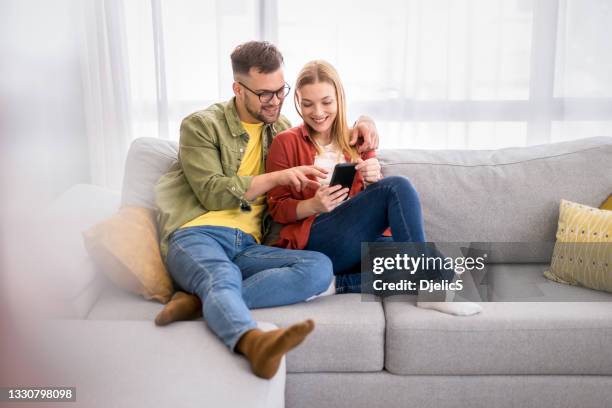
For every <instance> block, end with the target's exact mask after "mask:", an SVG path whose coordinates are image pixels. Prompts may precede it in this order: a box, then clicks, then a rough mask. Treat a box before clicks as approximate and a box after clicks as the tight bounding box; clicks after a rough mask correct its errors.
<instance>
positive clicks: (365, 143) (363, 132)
mask: <svg viewBox="0 0 612 408" xmlns="http://www.w3.org/2000/svg"><path fill="white" fill-rule="evenodd" d="M349 144H350V145H351V146H355V145H357V151H358V152H359V153H363V152H367V151H370V150H376V149H378V131H377V130H376V125H375V124H374V121H373V120H372V119H371V118H369V117H367V116H360V117H359V119H357V122H355V126H354V127H353V128H352V129H351V139H350V141H349Z"/></svg>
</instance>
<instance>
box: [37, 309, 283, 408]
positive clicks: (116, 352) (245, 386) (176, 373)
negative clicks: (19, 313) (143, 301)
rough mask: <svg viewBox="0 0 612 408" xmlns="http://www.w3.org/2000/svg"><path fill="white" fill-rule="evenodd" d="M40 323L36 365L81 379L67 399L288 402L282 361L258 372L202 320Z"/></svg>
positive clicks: (89, 403) (72, 380) (81, 402)
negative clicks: (267, 372)
mask: <svg viewBox="0 0 612 408" xmlns="http://www.w3.org/2000/svg"><path fill="white" fill-rule="evenodd" d="M260 327H261V328H262V329H264V330H271V329H274V328H275V327H274V326H273V325H271V324H262V325H260ZM41 330H42V333H40V334H39V336H37V337H36V338H38V339H39V340H38V343H39V344H38V347H36V350H38V352H39V353H40V355H39V356H38V358H37V361H38V362H39V363H40V365H39V366H40V367H41V369H42V367H46V370H47V371H46V372H47V374H48V375H49V378H52V379H53V383H54V384H57V385H62V386H72V387H76V396H77V398H76V403H70V404H67V405H66V406H68V405H69V406H74V407H88V408H92V407H104V408H106V407H126V408H127V407H129V408H137V407H172V406H181V407H247V406H248V407H262V408H263V407H283V406H284V400H285V378H286V374H285V365H284V361H283V362H281V367H280V369H279V370H278V373H277V374H276V376H274V377H273V378H272V379H270V380H264V379H261V378H258V377H256V376H255V375H253V374H252V372H251V369H250V367H249V364H248V362H247V360H246V359H245V358H243V357H242V356H239V355H237V354H233V353H230V352H229V351H228V350H227V348H226V347H225V346H224V345H223V344H222V343H221V342H220V341H218V340H217V339H216V338H215V336H214V334H213V333H212V332H210V330H208V329H207V328H206V327H205V326H204V325H203V324H201V323H200V322H183V323H182V324H176V325H171V326H167V327H163V328H160V327H156V326H155V325H154V324H153V322H144V321H91V320H55V321H48V322H47V323H46V324H45V325H44V326H43V329H41ZM238 384H239V388H236V387H237V386H238ZM237 389H238V390H239V392H236V390H237Z"/></svg>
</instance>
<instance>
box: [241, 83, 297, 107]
mask: <svg viewBox="0 0 612 408" xmlns="http://www.w3.org/2000/svg"><path fill="white" fill-rule="evenodd" d="M238 83H239V84H240V85H242V86H244V87H245V88H246V89H247V90H248V91H251V92H252V93H253V94H255V95H257V96H258V97H259V102H261V103H268V102H270V101H271V100H272V98H274V95H276V97H277V98H278V99H280V100H283V99H285V97H286V96H287V95H289V91H290V90H291V87H290V86H289V84H285V85H283V86H282V88H278V89H277V90H276V91H263V92H255V91H254V90H252V89H251V88H249V87H248V86H246V85H245V84H243V83H242V82H240V81H238Z"/></svg>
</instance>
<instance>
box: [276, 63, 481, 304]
mask: <svg viewBox="0 0 612 408" xmlns="http://www.w3.org/2000/svg"><path fill="white" fill-rule="evenodd" d="M294 102H295V106H296V109H297V111H298V114H299V115H300V116H301V117H302V119H303V120H304V123H302V124H301V125H300V126H297V127H294V128H291V129H288V130H286V131H284V132H282V133H280V134H278V135H277V136H276V137H275V139H274V141H273V142H272V145H271V147H270V152H269V155H268V159H267V161H266V171H268V172H271V171H277V170H283V169H286V168H290V167H295V166H302V165H316V166H318V167H321V168H324V169H325V170H327V178H326V179H325V180H322V181H321V186H320V187H319V188H309V187H307V188H305V189H303V190H301V191H298V190H296V189H295V188H293V187H291V186H280V187H276V188H274V189H272V190H270V191H269V192H268V208H269V211H270V214H271V215H272V217H273V218H274V220H275V221H277V222H279V223H281V224H284V225H283V228H282V229H281V231H280V238H279V240H278V241H277V242H276V244H275V245H276V246H280V247H284V248H292V249H308V250H314V251H319V252H322V253H324V254H326V255H327V256H328V257H329V258H330V259H331V260H332V263H333V266H334V274H335V275H336V288H337V292H340V293H341V292H359V291H360V288H361V287H360V286H361V285H360V278H361V275H360V273H359V272H358V271H359V268H360V262H361V243H362V242H373V241H380V240H395V241H398V242H425V233H424V228H423V218H422V215H421V206H420V202H419V197H418V195H417V192H416V191H415V189H414V188H413V187H412V185H411V184H410V182H409V181H408V180H407V179H406V178H404V177H387V178H383V177H382V174H381V167H380V164H379V162H378V160H377V159H376V157H375V154H374V152H368V153H365V154H362V155H360V154H359V153H358V152H357V150H356V149H355V148H353V147H351V146H350V145H349V143H348V140H349V127H348V125H347V122H346V103H345V95H344V89H343V87H342V83H341V81H340V78H339V76H338V73H337V72H336V70H335V69H334V68H333V67H332V66H331V64H329V63H327V62H325V61H320V60H319V61H312V62H309V63H308V64H306V65H305V66H304V67H303V68H302V70H301V71H300V73H299V75H298V78H297V81H296V89H295V95H294ZM343 162H355V163H357V165H356V169H357V173H356V175H355V179H354V182H353V185H352V187H351V188H350V191H349V189H348V188H341V186H339V185H336V186H329V180H330V178H331V174H332V172H333V168H334V166H335V165H336V164H337V163H343ZM347 195H348V197H350V200H348V201H346V202H345V201H344V200H345V199H346V198H347ZM389 227H390V228H391V231H392V232H393V238H390V237H383V236H382V235H381V234H383V232H384V231H385V230H387V229H388V228H389ZM447 272H448V271H447ZM450 272H451V274H447V275H449V276H448V277H447V278H452V271H450ZM441 277H442V276H440V275H439V274H437V276H435V277H433V278H434V279H440V278H441ZM419 306H422V307H427V308H432V309H436V310H439V311H442V312H445V313H452V314H458V315H471V314H475V313H478V312H479V311H480V306H479V305H476V304H473V303H451V302H419Z"/></svg>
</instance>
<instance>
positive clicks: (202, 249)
mask: <svg viewBox="0 0 612 408" xmlns="http://www.w3.org/2000/svg"><path fill="white" fill-rule="evenodd" d="M166 264H167V266H168V269H169V272H170V275H171V276H172V278H173V279H174V281H175V283H176V284H177V285H178V286H179V287H180V288H182V289H183V290H184V291H186V292H189V293H194V294H196V295H198V296H199V297H200V299H201V300H202V311H203V314H204V318H205V319H206V322H207V324H208V326H209V327H210V329H211V330H212V331H213V332H214V333H215V334H216V335H217V336H219V338H221V340H222V341H223V342H224V343H225V344H226V345H227V346H228V347H229V348H230V349H231V350H234V348H235V346H236V343H237V342H238V340H239V339H240V337H241V336H242V335H243V334H244V333H245V332H247V331H248V330H251V329H253V328H255V327H256V323H255V321H254V320H253V318H252V317H251V313H250V312H249V309H256V308H261V307H272V306H281V305H288V304H292V303H297V302H301V301H304V300H306V299H308V298H309V297H311V296H314V295H318V294H319V293H321V292H323V291H325V290H326V289H327V288H328V287H329V284H330V283H331V280H332V265H331V262H330V260H329V258H328V257H327V256H325V255H323V254H321V253H318V252H312V251H300V250H291V249H282V248H275V247H269V246H264V245H259V244H257V242H256V241H255V239H254V238H253V237H252V236H251V235H250V234H245V233H244V232H242V231H241V230H238V229H235V228H227V227H215V226H199V227H188V228H184V229H179V230H177V231H176V232H174V233H173V234H172V236H171V237H170V242H169V247H168V255H167V257H166Z"/></svg>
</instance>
